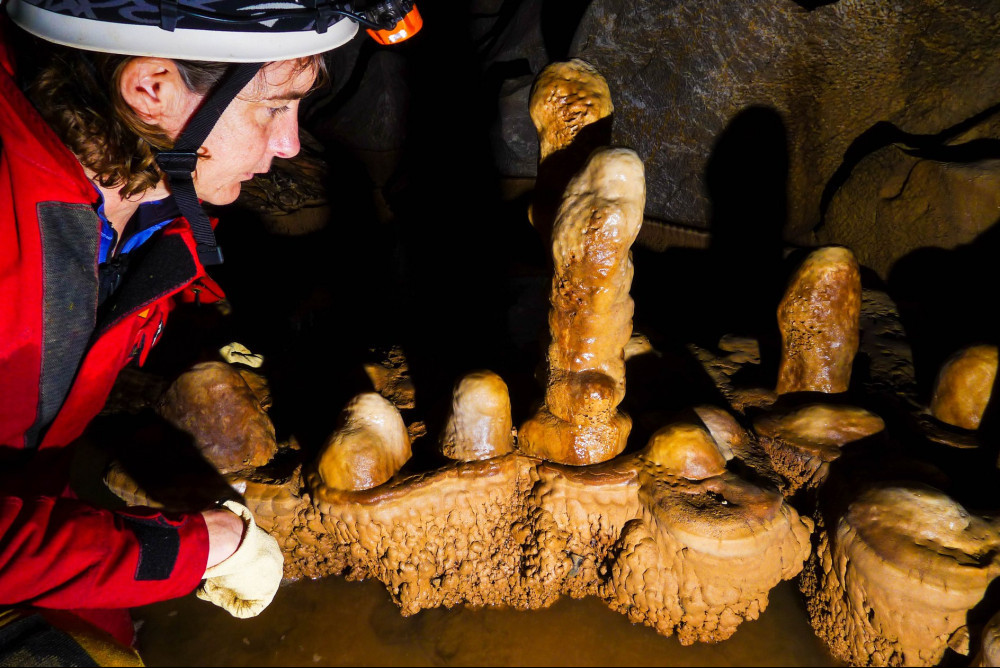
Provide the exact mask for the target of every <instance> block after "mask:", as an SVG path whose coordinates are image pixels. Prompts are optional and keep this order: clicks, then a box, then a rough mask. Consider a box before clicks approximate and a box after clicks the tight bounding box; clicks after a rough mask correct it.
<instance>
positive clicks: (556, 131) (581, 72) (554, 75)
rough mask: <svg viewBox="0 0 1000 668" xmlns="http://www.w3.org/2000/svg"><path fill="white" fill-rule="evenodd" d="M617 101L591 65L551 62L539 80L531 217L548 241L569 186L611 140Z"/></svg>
mask: <svg viewBox="0 0 1000 668" xmlns="http://www.w3.org/2000/svg"><path fill="white" fill-rule="evenodd" d="M613 112H614V103H613V102H612V100H611V90H610V89H609V88H608V84H607V82H606V81H605V80H604V77H603V76H601V74H600V72H598V71H597V70H596V69H595V68H594V67H593V66H592V65H590V64H589V63H587V62H585V61H583V60H580V59H578V58H574V59H573V60H569V61H565V62H558V63H551V64H549V65H547V66H546V67H545V68H544V69H543V70H542V71H541V72H539V74H538V76H537V77H536V78H535V81H534V85H533V86H532V88H531V98H530V101H529V114H530V116H531V121H532V123H534V125H535V130H536V131H537V133H538V174H537V178H536V179H535V188H534V193H533V201H532V203H531V205H530V206H529V207H528V218H529V220H531V222H532V224H533V225H534V226H535V227H536V229H538V231H539V233H540V234H541V235H542V239H543V240H544V241H546V242H548V240H549V235H550V234H551V232H552V226H553V222H554V219H555V216H556V212H557V210H558V208H559V203H560V201H561V199H562V194H563V191H564V190H565V188H566V184H567V183H568V182H569V180H570V179H571V178H572V177H573V176H574V175H575V174H576V173H577V171H578V170H579V169H580V167H581V166H582V165H583V164H584V162H585V161H586V159H587V156H588V155H589V154H590V153H591V152H592V151H593V150H594V149H596V148H598V147H601V146H605V145H607V144H608V139H609V137H610V134H611V132H610V127H608V125H609V123H610V120H611V114H612V113H613Z"/></svg>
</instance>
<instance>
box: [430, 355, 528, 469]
mask: <svg viewBox="0 0 1000 668" xmlns="http://www.w3.org/2000/svg"><path fill="white" fill-rule="evenodd" d="M513 450H514V425H513V421H512V420H511V415H510V394H509V393H508V391H507V383H505V382H503V378H501V377H500V376H499V375H497V374H495V373H493V372H492V371H474V372H472V373H470V374H467V375H466V376H465V377H463V378H462V380H460V381H459V382H458V384H457V385H456V386H455V391H454V392H453V393H452V400H451V414H450V415H449V416H448V422H447V424H446V425H445V428H444V432H443V433H442V434H441V453H442V454H443V455H444V456H445V457H448V458H449V459H455V460H458V461H464V462H468V461H475V460H480V459H490V458H492V457H497V456H500V455H506V454H507V453H509V452H513Z"/></svg>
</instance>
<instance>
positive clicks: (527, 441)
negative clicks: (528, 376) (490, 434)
mask: <svg viewBox="0 0 1000 668" xmlns="http://www.w3.org/2000/svg"><path fill="white" fill-rule="evenodd" d="M644 201H645V181H644V178H643V172H642V162H641V161H640V160H639V158H638V156H636V154H635V153H633V152H632V151H629V150H627V149H602V150H600V151H597V152H595V153H594V154H593V155H592V156H591V158H590V160H589V161H588V162H587V165H586V166H585V167H584V169H583V171H581V172H580V174H578V175H577V176H576V177H575V178H574V179H573V181H571V182H570V185H569V187H568V188H567V190H566V196H565V198H564V200H563V203H562V205H561V206H560V208H559V216H558V218H557V220H556V227H555V230H554V231H553V241H552V256H553V260H554V263H555V269H554V271H555V276H554V277H553V279H552V293H551V297H550V302H551V304H552V308H551V310H550V311H549V332H550V335H551V343H550V344H549V350H548V369H549V371H548V383H547V387H546V391H545V405H544V407H542V408H541V409H540V410H539V411H538V413H537V414H536V415H535V416H534V417H532V418H531V419H529V420H528V421H527V422H526V423H525V424H524V425H523V426H522V427H521V428H520V429H519V432H518V433H519V445H520V448H521V450H522V451H523V452H525V453H527V454H531V455H535V456H537V457H541V458H543V459H548V460H551V461H554V462H559V463H563V464H575V465H583V464H595V463H597V462H603V461H607V460H608V459H611V458H612V457H614V456H615V455H617V454H618V453H620V452H621V451H622V450H624V449H625V442H626V439H627V438H628V434H629V430H630V429H631V426H632V422H631V420H630V419H629V417H628V416H627V415H625V414H624V413H621V412H620V411H619V410H618V404H619V403H621V400H622V398H623V397H624V396H625V357H624V349H625V344H626V343H628V341H629V338H630V336H631V334H632V310H633V303H632V298H631V297H630V296H629V289H630V288H631V286H632V271H633V270H632V258H631V254H630V253H629V248H630V246H631V245H632V242H633V241H635V237H636V234H638V232H639V226H640V225H641V224H642V209H643V203H644Z"/></svg>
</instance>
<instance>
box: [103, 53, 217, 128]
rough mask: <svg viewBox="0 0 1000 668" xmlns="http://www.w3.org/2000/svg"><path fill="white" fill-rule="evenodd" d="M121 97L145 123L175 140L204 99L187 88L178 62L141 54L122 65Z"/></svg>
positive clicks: (119, 83) (120, 79)
mask: <svg viewBox="0 0 1000 668" xmlns="http://www.w3.org/2000/svg"><path fill="white" fill-rule="evenodd" d="M118 86H119V90H120V92H121V96H122V99H123V100H124V101H125V103H126V104H127V105H128V106H130V107H131V108H132V109H133V111H135V114H136V116H138V117H139V119H140V120H142V121H143V122H144V123H148V124H150V125H154V126H156V127H158V128H160V129H161V130H163V132H164V133H166V134H167V136H169V137H170V138H171V139H176V138H177V135H179V134H180V131H181V130H182V129H184V126H185V125H187V121H188V118H190V117H191V114H192V113H193V112H194V110H195V108H197V106H198V103H199V102H200V100H201V98H200V97H199V96H198V95H196V94H195V93H194V92H192V91H191V90H189V89H188V87H187V85H186V84H185V83H184V79H182V78H181V74H180V71H179V70H178V69H177V64H176V63H175V62H174V61H172V60H170V59H168V58H151V57H148V56H138V57H136V58H133V59H132V60H130V61H128V62H127V63H126V64H125V66H124V67H123V68H122V73H121V77H120V78H119V82H118Z"/></svg>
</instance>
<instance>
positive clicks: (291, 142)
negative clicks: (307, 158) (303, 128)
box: [269, 108, 301, 158]
mask: <svg viewBox="0 0 1000 668" xmlns="http://www.w3.org/2000/svg"><path fill="white" fill-rule="evenodd" d="M298 111H299V110H298V108H295V109H292V110H290V111H288V112H287V113H285V114H283V116H282V118H280V119H279V121H278V122H277V123H275V125H274V126H273V130H272V132H271V141H270V146H269V148H270V149H271V153H273V154H274V155H275V156H276V157H278V158H293V157H295V156H296V155H298V153H299V149H300V148H301V146H300V144H299V114H298Z"/></svg>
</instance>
